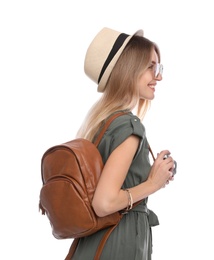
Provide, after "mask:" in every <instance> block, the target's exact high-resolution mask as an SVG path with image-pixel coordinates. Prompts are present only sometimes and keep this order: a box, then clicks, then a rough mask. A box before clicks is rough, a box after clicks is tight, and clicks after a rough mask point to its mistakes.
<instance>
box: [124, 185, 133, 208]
mask: <svg viewBox="0 0 214 260" xmlns="http://www.w3.org/2000/svg"><path fill="white" fill-rule="evenodd" d="M125 191H126V192H127V195H128V206H127V208H126V212H127V211H129V210H131V209H132V206H133V198H132V194H131V192H130V190H129V189H126V190H125Z"/></svg>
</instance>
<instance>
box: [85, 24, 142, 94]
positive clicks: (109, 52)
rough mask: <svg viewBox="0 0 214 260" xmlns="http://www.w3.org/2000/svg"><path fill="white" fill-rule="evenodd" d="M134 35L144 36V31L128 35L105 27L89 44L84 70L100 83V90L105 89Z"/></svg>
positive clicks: (98, 89)
mask: <svg viewBox="0 0 214 260" xmlns="http://www.w3.org/2000/svg"><path fill="white" fill-rule="evenodd" d="M134 35H139V36H143V31H142V30H139V31H137V32H136V33H134V34H133V35H128V34H125V33H120V32H118V31H115V30H112V29H110V28H106V27H105V28H103V29H102V30H101V31H100V32H99V33H98V34H97V35H96V36H95V38H94V39H93V41H92V42H91V44H90V45H89V47H88V50H87V52H86V56H85V63H84V70H85V73H86V75H87V76H88V77H89V78H90V79H92V80H93V81H94V82H96V83H97V84H98V88H97V91H98V92H103V91H104V90H105V86H106V82H107V80H108V78H109V76H110V74H111V71H112V69H113V68H114V66H115V64H116V62H117V60H118V58H119V57H120V55H121V53H122V51H123V50H124V48H125V47H126V45H127V43H128V42H129V41H130V39H131V38H132V37H133V36H134Z"/></svg>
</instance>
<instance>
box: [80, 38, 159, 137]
mask: <svg viewBox="0 0 214 260" xmlns="http://www.w3.org/2000/svg"><path fill="white" fill-rule="evenodd" d="M152 50H155V51H156V53H157V55H158V58H159V61H160V52H159V49H158V47H157V45H156V44H155V43H153V42H151V41H150V40H148V39H147V38H145V37H141V36H133V37H132V38H131V40H130V41H129V43H128V44H127V46H126V47H125V49H124V50H123V52H122V54H121V56H120V57H119V59H118V61H117V63H116V64H115V66H114V68H113V70H112V72H111V75H110V77H109V79H108V81H107V84H106V88H105V91H104V93H103V94H102V96H101V98H100V99H99V100H98V101H97V102H96V103H95V104H94V105H93V106H92V108H91V109H90V110H89V112H88V114H87V116H86V119H85V120H84V122H83V124H82V126H81V127H80V129H79V131H78V133H77V137H82V138H85V139H88V140H90V141H92V140H93V138H94V136H95V135H96V133H97V131H98V130H99V128H100V127H101V126H102V124H103V122H104V121H105V119H106V118H107V117H108V116H110V115H111V114H112V113H114V112H116V111H120V110H128V111H132V110H133V109H134V108H137V116H138V117H139V118H140V119H141V120H143V117H144V116H145V113H146V111H147V110H148V108H149V105H150V101H149V100H144V99H140V98H139V89H138V88H137V81H138V79H139V77H140V76H141V75H142V73H144V72H145V70H146V69H147V67H148V64H149V62H150V59H151V53H152Z"/></svg>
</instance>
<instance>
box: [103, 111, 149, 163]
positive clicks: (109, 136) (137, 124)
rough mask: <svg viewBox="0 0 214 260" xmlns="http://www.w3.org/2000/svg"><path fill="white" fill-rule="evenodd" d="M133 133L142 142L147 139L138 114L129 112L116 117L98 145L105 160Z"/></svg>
mask: <svg viewBox="0 0 214 260" xmlns="http://www.w3.org/2000/svg"><path fill="white" fill-rule="evenodd" d="M131 135H135V136H138V137H139V138H140V139H141V143H142V141H143V140H144V139H146V136H145V128H144V126H143V124H142V123H141V121H140V119H139V118H138V117H137V116H135V115H133V114H132V113H127V114H124V115H122V116H119V117H117V118H116V119H114V121H113V122H112V123H111V124H110V126H109V127H108V129H107V130H106V132H105V134H104V135H103V137H102V140H101V141H100V143H99V145H98V149H99V151H100V152H101V155H102V157H103V160H104V162H105V161H106V160H107V158H108V156H109V154H110V153H111V152H112V151H113V150H114V149H116V148H117V147H118V146H119V145H120V144H122V143H123V142H124V141H125V140H126V139H127V138H128V137H130V136H131Z"/></svg>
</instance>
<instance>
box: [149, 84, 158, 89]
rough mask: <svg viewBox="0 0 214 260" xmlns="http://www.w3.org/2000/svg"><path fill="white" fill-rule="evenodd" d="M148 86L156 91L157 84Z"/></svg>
mask: <svg viewBox="0 0 214 260" xmlns="http://www.w3.org/2000/svg"><path fill="white" fill-rule="evenodd" d="M148 86H149V87H150V88H152V89H155V86H156V84H149V85H148Z"/></svg>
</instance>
